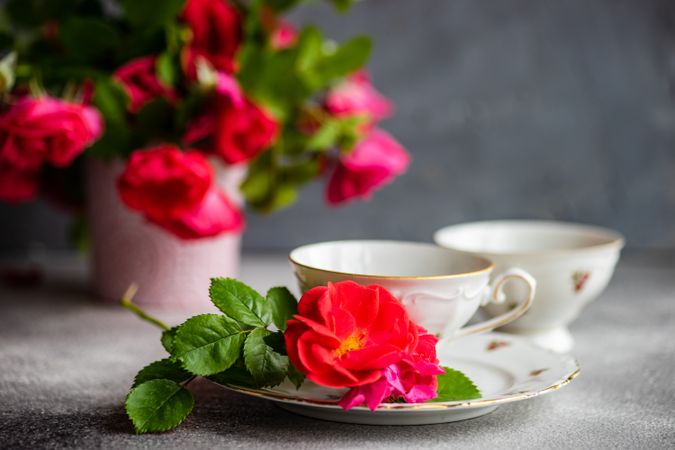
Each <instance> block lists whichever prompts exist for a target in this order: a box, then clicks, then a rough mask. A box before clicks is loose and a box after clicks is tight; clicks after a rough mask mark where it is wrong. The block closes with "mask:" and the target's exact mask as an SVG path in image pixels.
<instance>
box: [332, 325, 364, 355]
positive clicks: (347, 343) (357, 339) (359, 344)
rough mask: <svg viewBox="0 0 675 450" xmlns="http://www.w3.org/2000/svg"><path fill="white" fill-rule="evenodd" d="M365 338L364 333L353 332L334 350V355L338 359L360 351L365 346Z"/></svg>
mask: <svg viewBox="0 0 675 450" xmlns="http://www.w3.org/2000/svg"><path fill="white" fill-rule="evenodd" d="M365 337H366V335H365V333H363V332H360V331H357V332H355V333H354V334H352V335H351V336H349V337H348V338H347V339H345V340H344V341H342V343H340V346H339V347H338V348H336V349H335V354H336V355H337V357H338V358H342V357H343V356H344V355H346V354H347V353H349V352H351V351H354V350H360V349H362V348H363V345H364V344H365Z"/></svg>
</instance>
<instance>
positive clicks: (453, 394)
mask: <svg viewBox="0 0 675 450" xmlns="http://www.w3.org/2000/svg"><path fill="white" fill-rule="evenodd" d="M443 370H445V373H444V374H442V375H439V376H438V396H437V397H436V398H435V399H433V400H431V401H432V402H452V401H457V400H471V399H474V398H479V397H480V395H481V394H480V390H478V388H477V387H476V385H475V384H473V381H471V379H469V377H467V376H466V375H464V374H463V373H462V372H460V371H459V370H455V369H450V368H448V367H443Z"/></svg>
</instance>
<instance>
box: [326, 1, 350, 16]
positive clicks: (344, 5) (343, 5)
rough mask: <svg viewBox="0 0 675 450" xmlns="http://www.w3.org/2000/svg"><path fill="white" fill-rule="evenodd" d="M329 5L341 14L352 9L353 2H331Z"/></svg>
mask: <svg viewBox="0 0 675 450" xmlns="http://www.w3.org/2000/svg"><path fill="white" fill-rule="evenodd" d="M331 3H332V4H333V6H334V7H335V9H337V10H338V11H340V12H341V13H344V12H347V11H349V8H351V7H352V3H354V0H331Z"/></svg>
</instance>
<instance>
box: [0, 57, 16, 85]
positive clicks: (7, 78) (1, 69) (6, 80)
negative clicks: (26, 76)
mask: <svg viewBox="0 0 675 450" xmlns="http://www.w3.org/2000/svg"><path fill="white" fill-rule="evenodd" d="M15 70H16V52H9V53H8V54H6V55H5V56H3V57H2V59H0V94H2V93H5V92H8V91H9V90H11V89H12V86H14V80H15V78H16V77H15V73H14V72H15Z"/></svg>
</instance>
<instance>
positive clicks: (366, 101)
mask: <svg viewBox="0 0 675 450" xmlns="http://www.w3.org/2000/svg"><path fill="white" fill-rule="evenodd" d="M325 107H326V109H327V110H328V111H329V112H331V113H332V114H333V115H335V116H355V115H365V116H367V117H368V119H369V122H370V123H373V122H377V121H379V120H382V119H384V118H386V117H388V116H390V115H391V113H392V111H393V106H392V104H391V102H390V101H389V100H388V99H387V98H386V97H385V96H383V95H382V94H380V93H379V92H378V91H377V90H376V89H375V88H374V87H373V85H372V84H371V83H370V77H369V76H368V74H367V73H366V72H363V71H361V72H357V73H355V74H353V75H351V76H350V77H349V78H347V79H346V80H345V81H344V82H342V83H341V84H339V85H338V86H337V87H335V88H334V89H332V90H331V91H329V92H328V94H327V95H326V100H325Z"/></svg>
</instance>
